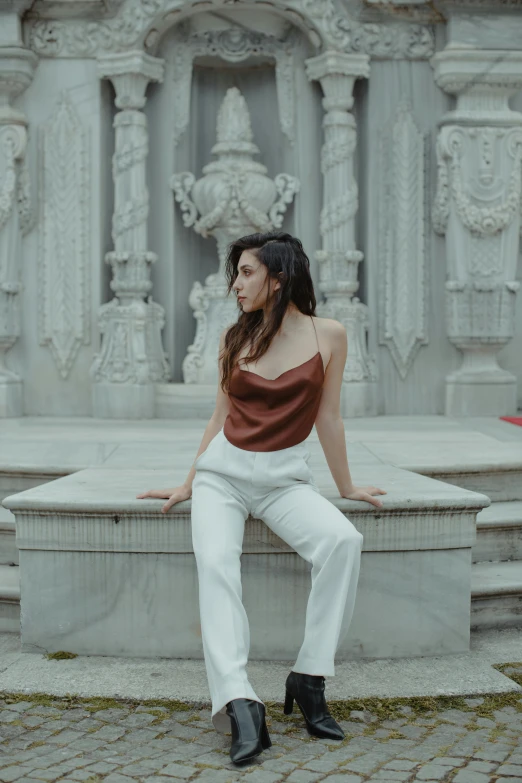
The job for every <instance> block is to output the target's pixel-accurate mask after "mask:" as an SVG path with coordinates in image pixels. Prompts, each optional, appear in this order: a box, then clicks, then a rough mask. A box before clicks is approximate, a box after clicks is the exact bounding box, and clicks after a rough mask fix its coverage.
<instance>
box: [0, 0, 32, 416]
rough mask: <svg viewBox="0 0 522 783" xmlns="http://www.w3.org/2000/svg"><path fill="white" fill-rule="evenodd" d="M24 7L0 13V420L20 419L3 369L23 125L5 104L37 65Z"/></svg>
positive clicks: (15, 275)
mask: <svg viewBox="0 0 522 783" xmlns="http://www.w3.org/2000/svg"><path fill="white" fill-rule="evenodd" d="M26 5H27V3H20V2H18V3H16V2H7V3H6V4H5V6H4V8H3V9H2V10H0V418H6V417H14V416H22V415H23V387H22V379H21V378H20V376H19V375H18V374H17V373H15V372H13V371H12V370H9V369H8V367H7V363H6V354H7V352H8V351H9V350H10V349H11V348H12V347H13V345H14V344H15V342H16V340H17V338H18V337H19V335H20V309H19V300H18V296H19V293H20V290H21V282H20V266H21V240H22V233H23V231H24V227H25V211H24V210H25V197H26V190H25V186H26V182H27V179H26V177H27V170H26V169H25V153H26V147H27V130H26V128H27V122H26V119H25V117H24V115H23V114H22V113H21V112H19V111H17V110H16V109H14V108H13V107H12V106H11V105H10V103H11V101H12V100H13V98H16V97H17V96H18V95H20V93H22V92H23V91H24V90H26V89H27V87H28V86H29V84H30V83H31V81H32V78H33V74H34V70H35V68H36V63H37V61H38V58H37V56H36V55H35V54H34V53H33V52H31V51H29V50H28V49H26V48H25V47H24V46H22V45H21V35H20V20H19V17H18V14H19V13H21V12H22V11H23V10H24V8H25V6H26ZM11 44H12V45H11Z"/></svg>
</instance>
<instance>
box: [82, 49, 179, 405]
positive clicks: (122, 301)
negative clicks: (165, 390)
mask: <svg viewBox="0 0 522 783" xmlns="http://www.w3.org/2000/svg"><path fill="white" fill-rule="evenodd" d="M98 70H99V75H100V76H101V77H102V78H108V79H111V81H112V82H113V84H114V87H115V90H116V106H117V107H118V108H119V109H120V111H119V112H118V113H117V114H116V117H115V119H114V128H115V131H116V138H115V152H114V156H113V160H112V174H113V180H114V213H113V220H112V238H113V241H114V250H113V251H111V252H110V253H107V255H106V257H105V261H106V263H108V264H110V265H111V267H112V271H113V279H112V281H111V284H110V286H111V289H112V291H114V293H115V295H116V296H115V298H114V299H112V300H111V301H110V302H108V303H106V304H104V305H102V306H101V307H100V311H99V328H100V332H101V334H102V345H101V349H100V352H99V353H98V354H97V355H96V356H95V357H94V361H93V364H92V367H91V378H92V380H93V382H94V386H93V392H94V395H93V403H94V414H95V415H96V416H100V417H106V418H118V417H123V418H144V417H152V416H154V404H155V389H154V384H155V383H157V382H159V381H167V380H168V379H169V377H170V368H169V365H168V361H167V356H166V354H165V352H164V350H163V346H162V342H161V330H162V329H163V327H164V325H165V316H164V310H163V308H162V307H161V305H159V304H158V303H157V302H153V301H152V297H151V296H150V293H149V292H150V290H151V288H152V283H151V281H150V265H151V264H152V263H155V262H156V260H157V256H156V255H155V253H152V252H151V251H150V250H148V249H147V244H148V236H147V219H148V211H149V195H148V190H147V181H146V173H147V172H146V161H147V155H148V131H147V118H146V116H145V114H144V113H143V112H142V111H140V109H142V108H143V107H144V105H145V100H146V99H145V90H146V88H147V85H148V83H149V82H150V81H151V80H153V81H161V80H162V79H163V61H162V60H158V59H157V58H154V57H150V56H149V55H146V54H144V53H143V52H139V51H138V52H128V53H126V54H123V55H110V56H107V57H104V58H100V60H99V67H98ZM145 296H147V301H146V302H145V301H144V297H145Z"/></svg>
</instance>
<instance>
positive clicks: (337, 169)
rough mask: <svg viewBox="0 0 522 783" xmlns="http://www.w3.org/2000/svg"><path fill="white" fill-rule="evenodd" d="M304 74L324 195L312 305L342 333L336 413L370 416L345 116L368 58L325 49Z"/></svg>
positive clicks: (350, 122) (370, 376) (350, 127)
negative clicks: (314, 84) (319, 105)
mask: <svg viewBox="0 0 522 783" xmlns="http://www.w3.org/2000/svg"><path fill="white" fill-rule="evenodd" d="M306 70H307V74H308V78H309V79H317V80H318V81H319V82H320V83H321V87H322V89H323V93H324V98H323V106H324V109H325V116H324V120H323V127H324V133H325V138H324V145H323V149H322V155H321V164H322V166H321V167H322V172H323V176H324V195H323V209H322V211H321V219H320V229H321V236H322V245H323V246H322V248H321V250H319V251H318V252H317V253H316V258H317V260H318V262H319V277H320V282H319V289H320V290H321V291H322V292H323V293H324V295H325V297H326V302H325V303H321V304H319V305H318V307H317V312H318V313H319V314H320V315H322V316H323V317H326V318H334V319H335V320H338V321H340V322H341V323H342V324H343V325H344V326H345V328H346V332H347V335H348V357H347V361H346V365H345V369H344V373H343V388H342V392H341V410H342V415H343V416H361V415H372V414H374V413H375V412H376V409H375V405H376V397H375V381H376V380H377V369H376V364H375V359H374V357H373V356H370V355H369V354H368V350H367V347H366V334H367V328H368V325H369V318H368V311H367V306H366V305H365V304H363V303H362V302H360V300H359V299H358V297H353V294H354V293H355V292H356V291H357V289H358V288H359V283H358V280H357V270H358V266H359V263H360V262H361V260H362V258H363V254H362V253H361V252H360V251H359V250H357V249H356V248H355V225H354V217H355V215H356V213H357V208H358V188H357V182H356V180H355V178H354V175H353V155H354V151H355V146H356V138H357V134H356V127H355V119H354V117H353V114H352V113H351V112H350V109H351V108H352V106H353V100H354V99H353V86H354V83H355V80H356V79H358V78H367V77H368V76H369V60H368V57H366V56H365V55H348V54H342V53H340V52H335V51H327V52H324V53H323V54H321V55H319V56H318V57H313V58H311V59H309V60H307V61H306Z"/></svg>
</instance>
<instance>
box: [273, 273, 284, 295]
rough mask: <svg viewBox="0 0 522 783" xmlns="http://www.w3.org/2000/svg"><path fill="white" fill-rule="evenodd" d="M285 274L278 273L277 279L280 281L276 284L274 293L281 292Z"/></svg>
mask: <svg viewBox="0 0 522 783" xmlns="http://www.w3.org/2000/svg"><path fill="white" fill-rule="evenodd" d="M284 274H285V273H284V272H278V273H277V278H278V279H277V280H276V282H275V283H274V291H277V290H279V288H281V284H282V282H283V277H284Z"/></svg>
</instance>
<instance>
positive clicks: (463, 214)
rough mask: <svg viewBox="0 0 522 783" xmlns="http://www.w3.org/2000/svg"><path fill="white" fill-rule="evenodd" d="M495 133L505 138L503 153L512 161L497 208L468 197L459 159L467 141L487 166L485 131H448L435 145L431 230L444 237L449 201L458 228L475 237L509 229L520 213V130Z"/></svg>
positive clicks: (521, 173) (487, 140)
mask: <svg viewBox="0 0 522 783" xmlns="http://www.w3.org/2000/svg"><path fill="white" fill-rule="evenodd" d="M495 133H496V134H497V135H498V136H500V137H501V138H502V139H503V138H504V137H507V139H506V141H507V147H506V149H507V153H508V154H509V156H510V158H511V159H512V161H513V162H512V164H511V165H510V175H509V180H508V182H507V187H506V189H505V190H506V192H505V194H504V197H503V200H502V202H501V203H500V204H496V205H495V206H484V207H481V206H479V205H478V204H476V203H475V202H474V200H473V199H472V198H471V197H470V196H469V194H468V188H467V187H466V186H465V184H464V176H463V173H462V157H463V155H464V152H465V148H466V145H467V144H469V140H470V138H471V137H473V138H477V139H478V142H479V144H480V145H481V154H482V164H483V166H484V164H487V163H488V157H489V155H490V154H491V152H490V148H491V141H490V134H489V133H488V129H486V128H481V129H473V130H465V129H463V128H456V127H454V128H448V130H447V133H443V134H442V135H441V137H439V140H438V142H437V169H438V181H437V193H436V195H435V201H434V204H433V213H432V221H433V228H434V230H435V231H436V232H437V233H438V234H444V233H445V232H446V227H447V223H448V218H449V213H450V198H451V199H452V200H453V203H454V204H455V209H456V212H457V215H458V216H459V219H460V221H461V222H462V225H463V226H465V228H467V229H468V231H470V232H471V233H472V234H474V235H475V236H480V237H487V236H494V235H495V234H498V233H500V232H502V231H505V229H506V228H507V227H508V226H509V224H510V223H511V222H512V220H513V218H514V217H515V215H518V214H519V213H520V208H521V190H522V130H518V129H514V130H513V129H512V130H509V131H506V130H505V129H502V128H499V129H496V130H495Z"/></svg>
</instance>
